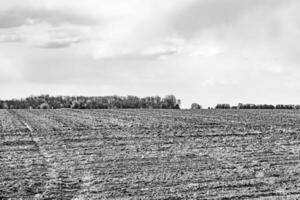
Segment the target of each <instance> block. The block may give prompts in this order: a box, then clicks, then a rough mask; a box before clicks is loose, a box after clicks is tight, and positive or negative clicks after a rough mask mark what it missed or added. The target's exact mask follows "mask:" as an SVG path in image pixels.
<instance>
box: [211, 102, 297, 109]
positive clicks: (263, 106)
mask: <svg viewBox="0 0 300 200" xmlns="http://www.w3.org/2000/svg"><path fill="white" fill-rule="evenodd" d="M215 109H300V105H282V104H278V105H276V106H274V105H270V104H258V105H256V104H242V103H239V104H238V105H237V106H230V105H229V104H218V105H217V106H216V107H215Z"/></svg>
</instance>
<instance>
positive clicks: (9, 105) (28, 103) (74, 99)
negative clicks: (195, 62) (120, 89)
mask: <svg viewBox="0 0 300 200" xmlns="http://www.w3.org/2000/svg"><path fill="white" fill-rule="evenodd" d="M180 103H181V101H180V100H179V99H177V98H176V97H175V96H174V95H167V96H165V97H164V98H162V97H159V96H148V97H144V98H140V97H137V96H130V95H129V96H117V95H114V96H98V97H96V96H95V97H86V96H50V95H40V96H30V97H27V98H24V99H11V100H0V109H59V108H74V109H113V108H124V109H126V108H155V109H180Z"/></svg>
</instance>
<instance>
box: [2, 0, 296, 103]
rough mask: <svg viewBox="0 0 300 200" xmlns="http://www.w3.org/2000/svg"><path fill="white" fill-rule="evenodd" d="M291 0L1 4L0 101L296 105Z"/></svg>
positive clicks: (10, 0) (24, 0)
mask: <svg viewBox="0 0 300 200" xmlns="http://www.w3.org/2000/svg"><path fill="white" fill-rule="evenodd" d="M299 10H300V1H298V0H163V1H162V0H109V1H107V0H84V1H82V0H1V1H0V98H1V99H8V98H19V97H26V96H29V95H39V94H50V95H87V96H104V95H114V94H118V95H136V96H140V97H143V96H150V95H151V96H152V95H160V96H164V95H167V94H174V95H175V96H176V97H177V98H179V99H181V100H182V104H183V105H182V106H183V107H185V108H186V107H189V106H190V104H191V103H193V102H198V103H199V104H201V105H203V106H205V107H207V106H214V105H216V104H217V103H230V104H237V103H238V102H243V103H270V104H277V103H291V104H300V12H299Z"/></svg>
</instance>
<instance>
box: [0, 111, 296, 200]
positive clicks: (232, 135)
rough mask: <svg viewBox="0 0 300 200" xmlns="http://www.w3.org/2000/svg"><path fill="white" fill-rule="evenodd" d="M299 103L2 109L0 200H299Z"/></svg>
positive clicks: (0, 112)
mask: <svg viewBox="0 0 300 200" xmlns="http://www.w3.org/2000/svg"><path fill="white" fill-rule="evenodd" d="M299 161H300V112H299V111H296V110H290V111H288V110H282V111H279V110H269V111H268V110H199V111H198V110H197V111H188V110H182V111H180V110H68V109H65V110H64V109H63V110H0V199H4V200H6V199H7V200H8V199H12V200H14V199H22V200H27V199H28V200H29V199H30V200H31V199H36V200H38V199H64V200H71V199H73V200H75V199H76V200H85V199H86V200H96V199H176V200H177V199H300V162H299Z"/></svg>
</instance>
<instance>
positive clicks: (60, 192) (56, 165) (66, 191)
mask: <svg viewBox="0 0 300 200" xmlns="http://www.w3.org/2000/svg"><path fill="white" fill-rule="evenodd" d="M8 112H9V113H10V114H12V115H13V116H14V117H15V118H16V119H18V120H19V121H20V122H21V123H22V124H23V125H24V126H25V127H26V129H27V130H28V133H29V135H30V138H31V140H32V141H33V142H34V146H35V149H36V150H37V152H38V154H39V157H41V158H42V163H43V165H44V166H45V169H44V170H45V171H44V173H46V176H47V178H45V179H44V180H43V187H44V188H43V193H42V194H36V195H35V196H34V199H63V200H71V199H73V197H75V196H76V192H77V191H79V190H80V188H81V187H80V184H79V182H80V181H78V180H77V179H74V178H73V176H72V173H71V172H70V171H69V170H68V167H64V166H63V164H62V162H63V160H56V156H55V155H51V153H48V150H47V149H46V148H44V146H43V141H41V139H40V138H39V136H38V134H39V133H38V132H37V131H36V130H35V128H34V127H35V124H34V123H32V122H30V121H29V120H28V119H27V118H25V117H23V116H22V115H21V114H19V113H17V112H16V111H15V110H9V111H8ZM46 134H47V133H46ZM56 145H58V146H59V147H53V149H61V148H63V151H64V150H65V149H66V146H65V145H64V144H56ZM56 145H55V146H56ZM65 153H66V151H64V152H63V156H61V157H62V158H67V157H68V156H67V155H64V154H65Z"/></svg>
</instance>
